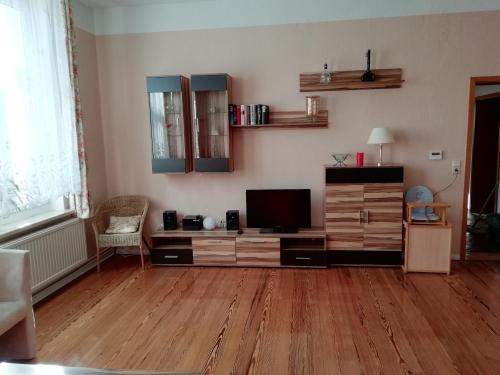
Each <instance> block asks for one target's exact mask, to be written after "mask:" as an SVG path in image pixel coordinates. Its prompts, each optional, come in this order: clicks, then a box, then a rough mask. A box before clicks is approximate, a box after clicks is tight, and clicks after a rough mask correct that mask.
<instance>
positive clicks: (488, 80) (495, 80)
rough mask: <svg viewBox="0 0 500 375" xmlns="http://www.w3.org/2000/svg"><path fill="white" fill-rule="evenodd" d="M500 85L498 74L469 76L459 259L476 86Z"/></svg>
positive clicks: (463, 236)
mask: <svg viewBox="0 0 500 375" xmlns="http://www.w3.org/2000/svg"><path fill="white" fill-rule="evenodd" d="M486 85H500V76H482V77H471V78H470V85H469V114H468V120H467V143H466V146H465V147H466V148H465V169H464V193H463V201H462V230H461V237H460V259H461V260H465V246H466V234H467V202H468V197H469V190H470V177H471V176H470V174H471V162H472V145H473V143H474V139H473V137H474V119H475V109H476V86H486Z"/></svg>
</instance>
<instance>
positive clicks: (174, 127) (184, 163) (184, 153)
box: [146, 76, 193, 173]
mask: <svg viewBox="0 0 500 375" xmlns="http://www.w3.org/2000/svg"><path fill="white" fill-rule="evenodd" d="M146 84H147V91H148V98H149V112H150V122H151V146H152V157H153V158H152V169H153V173H175V172H177V173H179V172H184V173H187V172H191V171H192V170H193V162H192V149H191V144H192V143H191V122H190V117H191V115H190V107H189V86H188V79H187V78H186V77H183V76H162V77H147V78H146Z"/></svg>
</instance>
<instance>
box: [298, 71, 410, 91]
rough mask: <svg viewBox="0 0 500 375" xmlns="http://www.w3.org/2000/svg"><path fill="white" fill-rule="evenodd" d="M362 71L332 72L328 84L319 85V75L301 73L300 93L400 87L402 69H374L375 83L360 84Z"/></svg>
mask: <svg viewBox="0 0 500 375" xmlns="http://www.w3.org/2000/svg"><path fill="white" fill-rule="evenodd" d="M363 73H364V70H349V71H339V72H332V73H331V77H332V81H331V82H330V83H326V84H324V83H320V81H319V77H320V74H321V73H301V74H300V91H301V92H308V91H337V90H370V89H395V88H399V87H401V85H402V83H403V82H404V80H403V79H402V75H403V70H402V69H374V70H373V73H375V81H373V82H362V81H361V76H362V75H363Z"/></svg>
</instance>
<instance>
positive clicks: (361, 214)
mask: <svg viewBox="0 0 500 375" xmlns="http://www.w3.org/2000/svg"><path fill="white" fill-rule="evenodd" d="M358 214H359V220H358V224H361V218H362V217H363V211H361V210H359V211H358Z"/></svg>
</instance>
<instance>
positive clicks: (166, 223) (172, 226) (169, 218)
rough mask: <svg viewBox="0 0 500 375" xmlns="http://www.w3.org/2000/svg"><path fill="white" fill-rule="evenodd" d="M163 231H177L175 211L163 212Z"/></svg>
mask: <svg viewBox="0 0 500 375" xmlns="http://www.w3.org/2000/svg"><path fill="white" fill-rule="evenodd" d="M163 229H165V230H176V229H177V211H163Z"/></svg>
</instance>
